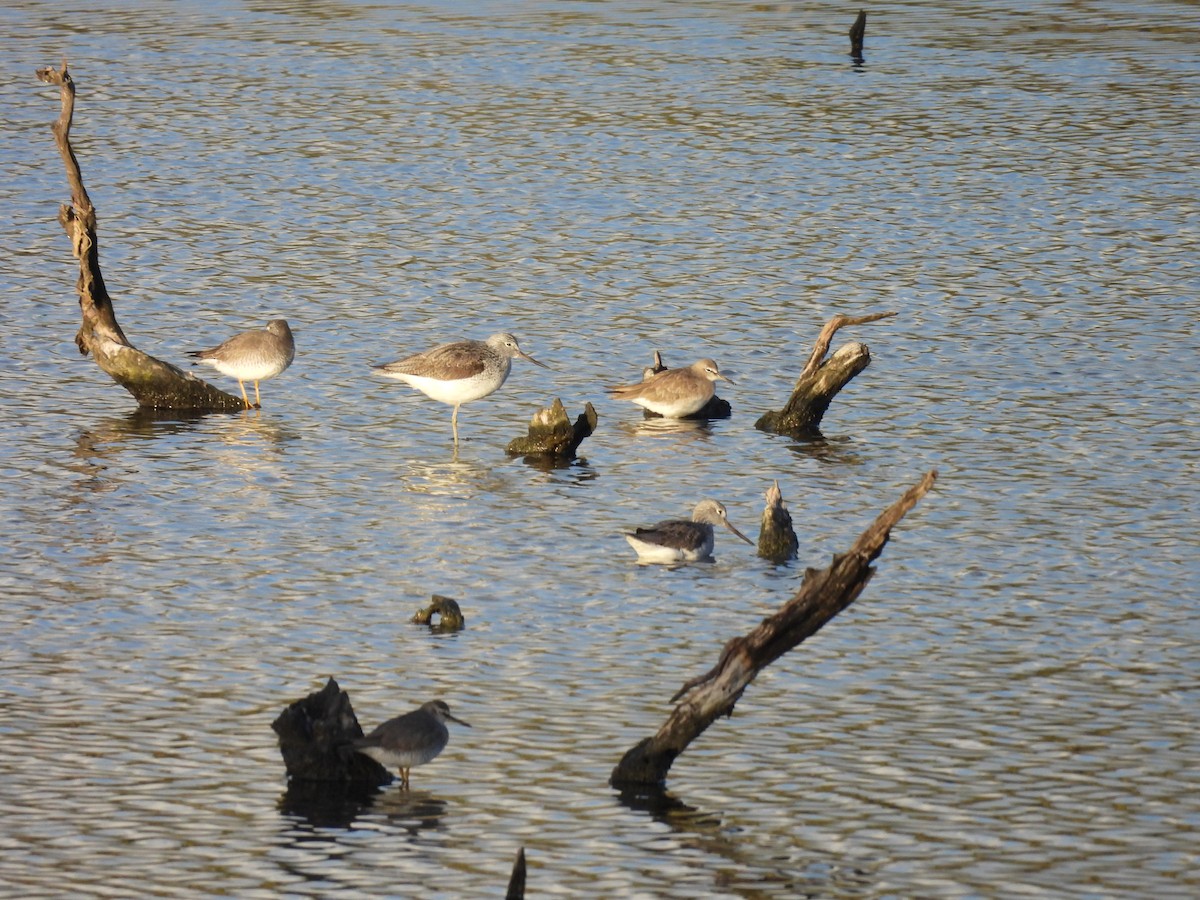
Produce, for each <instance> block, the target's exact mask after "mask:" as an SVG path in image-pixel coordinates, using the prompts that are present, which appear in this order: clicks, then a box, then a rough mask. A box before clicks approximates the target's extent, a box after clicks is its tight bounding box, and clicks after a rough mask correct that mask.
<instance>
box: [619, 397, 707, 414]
mask: <svg viewBox="0 0 1200 900" xmlns="http://www.w3.org/2000/svg"><path fill="white" fill-rule="evenodd" d="M711 396H712V395H711V394H710V395H709V397H704V396H700V397H687V398H683V399H679V398H674V397H673V398H671V399H669V400H661V399H655V398H653V397H636V398H634V400H633V402H634V403H636V404H637V405H638V406H641V407H643V408H644V409H648V410H650V412H653V413H658V414H659V415H660V416H665V417H666V418H668V419H682V418H683V417H684V416H690V415H692V413H697V412H699V411H700V410H701V409H703V408H704V404H705V403H707V402H708V401H709V399H710V397H711Z"/></svg>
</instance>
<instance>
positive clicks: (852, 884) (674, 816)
mask: <svg viewBox="0 0 1200 900" xmlns="http://www.w3.org/2000/svg"><path fill="white" fill-rule="evenodd" d="M617 798H618V800H619V801H620V803H621V804H622V805H623V806H625V807H626V808H627V809H629V810H631V811H633V812H635V813H645V814H647V815H649V816H650V818H651V819H653V820H654V821H655V822H659V823H661V824H663V825H665V826H667V827H668V828H670V829H671V831H672V832H673V833H674V834H675V835H677V836H678V837H679V838H680V839H681V840H680V843H681V845H682V846H683V847H684V848H685V849H687V850H694V851H698V852H699V853H700V854H704V855H714V856H718V857H720V858H722V859H725V860H728V861H729V862H730V863H732V864H733V865H734V866H736V867H737V870H738V871H740V872H743V873H745V874H744V875H742V876H741V877H740V878H739V879H738V881H737V884H736V885H734V884H731V883H729V882H728V881H726V880H725V879H724V878H721V877H720V876H717V877H715V879H714V880H715V881H716V886H717V887H721V888H730V887H736V888H737V889H738V890H743V889H753V888H757V889H763V890H769V891H770V892H771V893H772V895H774V893H775V892H778V891H785V892H786V895H787V896H789V897H827V896H831V895H836V896H841V895H843V894H845V893H847V892H850V893H855V894H857V893H868V892H869V891H870V889H871V888H872V886H873V885H874V880H873V878H872V876H871V873H870V872H868V871H866V870H864V869H863V868H861V867H860V866H857V865H848V864H846V863H844V862H842V861H840V860H835V859H829V858H827V857H826V856H824V855H818V854H817V852H815V851H814V852H813V853H812V856H811V857H809V858H808V859H796V858H794V857H788V856H778V855H775V854H770V855H767V853H766V852H764V851H765V850H766V849H767V848H764V847H763V846H762V845H760V844H759V843H758V842H755V841H750V840H741V839H739V829H737V828H736V827H734V826H730V825H727V824H726V823H725V822H724V820H723V819H722V817H721V816H720V815H718V814H716V813H712V812H706V811H704V810H700V809H697V808H696V807H694V806H689V805H688V804H687V803H684V802H683V801H682V800H680V799H679V798H677V797H674V796H672V795H671V794H670V793H669V792H668V791H667V790H665V789H663V788H653V787H639V788H628V789H625V790H622V791H620V792H618V794H617ZM708 868H711V866H709V867H708Z"/></svg>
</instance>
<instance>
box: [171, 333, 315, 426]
mask: <svg viewBox="0 0 1200 900" xmlns="http://www.w3.org/2000/svg"><path fill="white" fill-rule="evenodd" d="M187 355H188V356H194V357H195V358H196V359H197V360H199V362H197V363H193V365H199V363H204V364H205V365H209V366H212V367H213V368H214V369H216V370H217V371H218V372H220V373H221V374H222V375H229V376H230V377H232V378H236V379H237V383H238V387H240V388H241V389H242V402H243V403H245V404H246V409H250V398H249V397H247V396H246V385H245V382H247V381H253V382H254V405H255V406H261V405H262V400H261V398H260V397H259V394H258V383H259V382H260V381H266V380H267V379H268V378H274V377H275V376H276V375H278V374H279V373H280V372H282V371H283V370H284V369H286V368H287V367H288V366H290V365H291V364H292V360H293V359H295V358H296V342H295V340H293V338H292V329H290V328H288V323H287V322H286V321H285V320H284V319H272V320H271V321H270V322H268V323H267V327H266V328H265V329H262V330H260V331H243V332H242V333H241V334H235V335H234V336H233V337H231V338H230V339H229V340H227V341H225V342H224V343H223V344H218V345H217V346H216V347H213V348H212V349H211V350H190V351H188V354H187Z"/></svg>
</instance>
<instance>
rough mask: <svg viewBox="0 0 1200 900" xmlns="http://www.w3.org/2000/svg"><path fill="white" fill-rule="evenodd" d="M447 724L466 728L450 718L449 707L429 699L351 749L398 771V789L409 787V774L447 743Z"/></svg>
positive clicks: (389, 721)
mask: <svg viewBox="0 0 1200 900" xmlns="http://www.w3.org/2000/svg"><path fill="white" fill-rule="evenodd" d="M447 722H457V723H458V724H459V725H466V726H467V727H468V728H470V727H471V726H470V725H467V723H466V722H464V721H463V720H462V719H456V718H455V717H454V716H452V715H450V707H449V706H447V705H446V704H445V703H444V702H443V701H441V700H430V701H429V702H428V703H424V704H422V705H421V706H420V707H419V708H417V709H414V710H413V711H412V712H408V713H405V714H404V715H402V716H396V718H394V719H388V720H387V721H386V722H384V723H383V724H382V725H380V726H379V727H377V728H376V729H375V730H374V731H372V732H371V733H370V734H368V735H366V736H365V737H360V738H359V739H358V740H356V741H355V742H354V749H355V750H357V751H358V752H359V753H364V754H366V755H367V756H369V757H371V759H373V760H375V761H376V762H377V763H379V764H380V765H382V766H386V767H387V768H389V769H398V770H399V771H400V786H401V787H403V788H407V787H408V772H409V770H410V769H411V768H413V767H414V766H423V765H425V763H427V762H431V761H432V760H434V759H436V758H437V756H438V754H440V753H441V752H442V751H443V750H445V749H446V744H447V743H448V742H449V740H450V729H448V728H447V727H446V723H447Z"/></svg>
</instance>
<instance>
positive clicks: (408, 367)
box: [371, 333, 550, 447]
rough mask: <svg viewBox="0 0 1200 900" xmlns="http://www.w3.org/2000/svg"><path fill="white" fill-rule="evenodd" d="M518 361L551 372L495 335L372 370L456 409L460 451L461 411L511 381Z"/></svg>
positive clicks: (505, 338) (453, 422)
mask: <svg viewBox="0 0 1200 900" xmlns="http://www.w3.org/2000/svg"><path fill="white" fill-rule="evenodd" d="M516 357H520V358H521V359H527V360H529V361H530V362H531V363H533V364H534V365H536V366H541V367H542V368H543V369H548V368H550V367H549V366H547V365H546V364H545V363H540V362H538V361H537V360H536V359H534V358H533V357H532V356H530V355H529V354H528V353H525V352H524V351H522V350H521V348H520V347H519V346H518V345H517V339H516V338H515V337H513V336H512V335H511V334H507V333H501V334H493V335H492V336H491V337H490V338H488V339H487V340H486V341H458V342H457V343H454V344H442V345H441V346H440V347H434V348H433V349H432V350H426V351H425V352H424V353H417V354H414V355H413V356H406V357H405V358H404V359H398V360H396V361H395V362H390V363H385V364H384V365H382V366H372V367H371V369H372V371H374V372H378V373H379V374H380V375H386V376H387V377H388V378H396V379H399V380H400V381H403V382H404V383H405V384H408V385H411V386H412V387H415V388H416V389H417V390H418V391H420V392H421V393H422V394H424V395H425V396H426V397H429V398H430V399H432V400H437V401H439V402H440V403H448V404H450V405H451V406H453V407H454V414H453V415H452V416H451V417H450V426H451V428H452V429H453V430H454V445H455V446H456V447H457V446H458V408H459V407H460V406H462V405H463V404H464V403H470V402H471V401H472V400H479V399H480V398H482V397H486V396H488V394H492V393H495V392H496V391H497V390H499V389H500V386H501V385H502V384H504V382H505V380H506V379H507V378H508V373H509V371H510V370H511V369H512V361H513V359H514V358H516Z"/></svg>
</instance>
